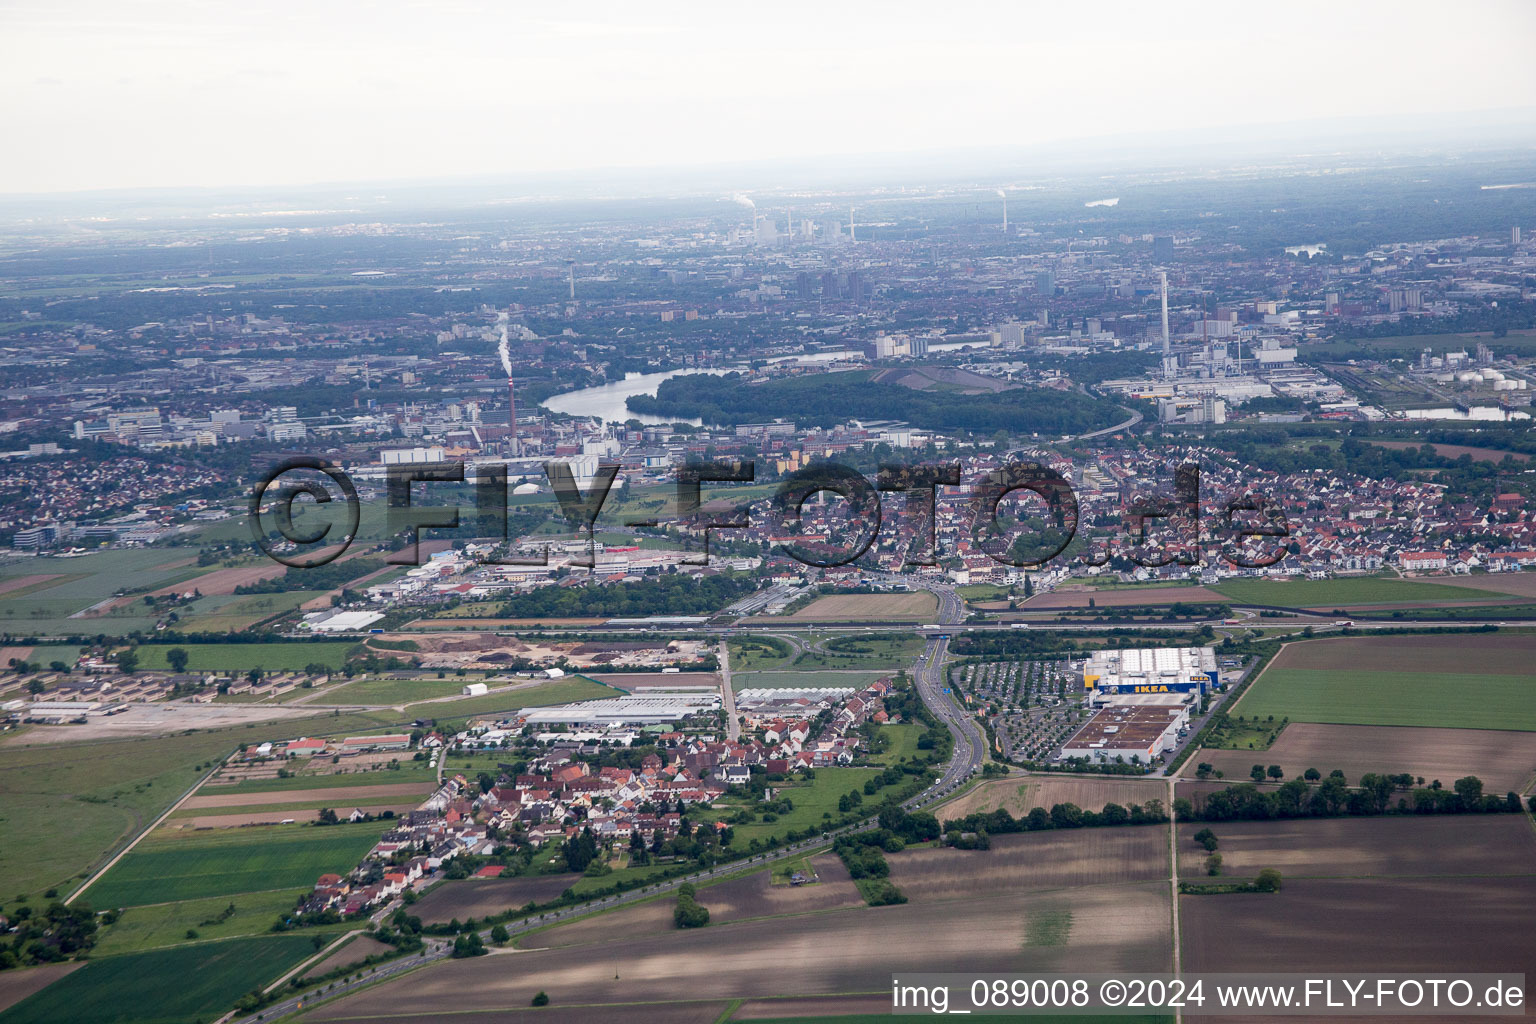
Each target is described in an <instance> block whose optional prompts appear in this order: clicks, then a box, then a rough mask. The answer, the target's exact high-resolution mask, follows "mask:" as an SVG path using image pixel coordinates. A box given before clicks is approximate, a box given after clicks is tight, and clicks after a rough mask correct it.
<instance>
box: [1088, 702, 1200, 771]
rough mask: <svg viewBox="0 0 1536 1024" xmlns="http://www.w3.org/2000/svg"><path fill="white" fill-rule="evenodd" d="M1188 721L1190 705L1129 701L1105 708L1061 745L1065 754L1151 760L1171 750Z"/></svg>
mask: <svg viewBox="0 0 1536 1024" xmlns="http://www.w3.org/2000/svg"><path fill="white" fill-rule="evenodd" d="M1188 725H1189V705H1187V704H1182V703H1181V704H1177V705H1171V706H1170V705H1162V704H1131V705H1120V706H1115V707H1109V708H1105V709H1104V710H1103V711H1100V712H1098V713H1097V714H1095V715H1094V716H1093V717H1092V718H1090V719H1088V721H1087V722H1086V723H1084V725H1083V727H1082V728H1081V729H1079V730H1078V731H1077V734H1076V735H1074V736H1073V737H1072V738H1071V739H1069V740H1068V741H1067V742H1066V745H1065V746H1063V747H1062V749H1061V756H1062V757H1064V758H1074V757H1081V758H1086V759H1087V760H1089V761H1094V762H1101V763H1102V762H1130V761H1132V760H1135V761H1137V762H1139V763H1141V764H1150V763H1151V762H1152V761H1153V760H1154V759H1155V758H1157V757H1159V756H1161V755H1162V754H1164V753H1166V752H1167V751H1169V750H1172V749H1173V747H1174V745H1175V744H1176V743H1177V742H1178V739H1179V732H1180V731H1181V730H1183V729H1184V728H1186V727H1187V726H1188Z"/></svg>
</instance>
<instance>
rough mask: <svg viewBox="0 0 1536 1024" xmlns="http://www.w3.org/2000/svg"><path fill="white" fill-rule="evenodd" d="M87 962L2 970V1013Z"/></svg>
mask: <svg viewBox="0 0 1536 1024" xmlns="http://www.w3.org/2000/svg"><path fill="white" fill-rule="evenodd" d="M84 966H85V964H83V963H81V962H79V961H75V962H74V963H64V964H44V965H43V966H42V967H27V968H24V969H22V970H10V971H0V1013H4V1012H5V1011H6V1010H8V1009H10V1008H11V1007H13V1006H15V1005H16V1004H17V1003H19V1002H21V1001H22V1000H23V999H25V998H27V996H29V995H31V994H32V993H34V992H41V991H42V990H43V989H45V988H47V987H48V986H49V985H52V984H53V983H54V982H56V981H58V980H59V979H60V978H62V977H64V975H66V974H68V973H69V972H70V971H75V970H79V969H80V968H81V967H84Z"/></svg>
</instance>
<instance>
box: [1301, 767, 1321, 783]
mask: <svg viewBox="0 0 1536 1024" xmlns="http://www.w3.org/2000/svg"><path fill="white" fill-rule="evenodd" d="M1301 777H1302V778H1304V779H1306V780H1307V781H1308V782H1316V781H1317V780H1318V779H1320V778H1322V777H1323V773H1322V772H1320V771H1318V770H1317V769H1316V768H1308V769H1307V770H1306V771H1304V772H1302V774H1301Z"/></svg>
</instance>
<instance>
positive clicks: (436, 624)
mask: <svg viewBox="0 0 1536 1024" xmlns="http://www.w3.org/2000/svg"><path fill="white" fill-rule="evenodd" d="M607 621H608V620H607V619H456V618H453V617H451V616H445V617H443V618H441V619H412V620H411V621H410V622H407V623H406V624H405V626H404V628H405V629H431V630H437V631H442V630H449V631H452V630H454V629H458V628H461V627H462V628H464V629H513V628H516V627H518V626H601V625H602V624H603V623H605V622H607Z"/></svg>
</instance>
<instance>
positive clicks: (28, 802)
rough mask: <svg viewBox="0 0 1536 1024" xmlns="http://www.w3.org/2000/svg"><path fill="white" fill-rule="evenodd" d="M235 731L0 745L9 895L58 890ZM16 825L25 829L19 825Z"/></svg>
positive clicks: (139, 822) (3, 871)
mask: <svg viewBox="0 0 1536 1024" xmlns="http://www.w3.org/2000/svg"><path fill="white" fill-rule="evenodd" d="M245 736H246V733H245V731H244V730H240V731H239V732H238V733H236V732H234V731H223V732H198V733H192V734H190V735H188V734H181V735H176V736H164V737H157V738H154V739H127V740H103V741H100V742H95V743H89V744H71V745H69V746H67V747H64V746H59V745H55V744H48V743H36V744H27V743H26V741H27V740H28V739H29V738H30V737H29V736H27V735H24V736H22V737H20V738H19V739H20V740H21V742H20V743H11V744H8V745H6V746H5V747H0V819H3V823H4V829H3V831H4V833H5V837H6V838H5V841H4V842H0V877H4V878H5V879H6V880H7V888H9V889H10V890H11V891H12V892H16V891H21V892H41V891H42V890H44V889H47V888H48V887H50V886H61V887H63V886H65V885H66V883H67V882H69V881H70V880H71V879H72V878H73V877H75V876H76V875H77V874H79V873H83V872H85V871H86V870H87V869H88V868H89V867H90V866H91V865H93V864H95V863H97V862H98V861H100V860H101V859H102V858H103V856H104V855H105V854H106V853H107V852H108V851H109V850H110V849H112V848H113V847H114V846H115V845H117V844H118V843H119V842H121V841H122V840H124V839H125V838H126V837H127V836H129V835H130V834H132V833H134V832H135V831H137V830H138V829H141V828H143V827H144V826H146V825H148V824H149V823H150V822H151V821H153V820H154V818H155V817H156V816H158V815H159V814H160V813H162V812H163V811H164V810H165V809H166V808H167V807H168V806H170V805H171V803H172V802H174V801H175V800H176V798H177V797H179V796H181V794H182V793H183V792H184V791H185V790H186V788H187V787H188V786H190V785H191V784H192V783H193V782H194V781H196V779H197V778H198V774H199V773H198V772H197V770H196V769H197V766H198V765H200V764H204V763H206V762H207V761H209V760H213V759H217V758H220V757H223V756H224V755H225V754H228V753H229V752H230V751H231V750H232V749H234V747H235V745H236V743H237V742H240V741H241V740H243V739H244V738H245ZM23 823H25V825H26V827H21V825H22V824H23Z"/></svg>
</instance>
